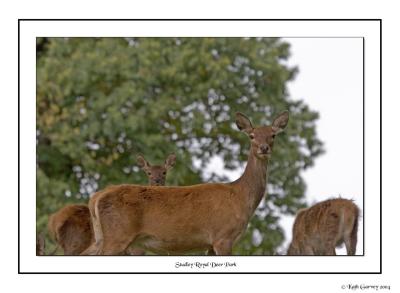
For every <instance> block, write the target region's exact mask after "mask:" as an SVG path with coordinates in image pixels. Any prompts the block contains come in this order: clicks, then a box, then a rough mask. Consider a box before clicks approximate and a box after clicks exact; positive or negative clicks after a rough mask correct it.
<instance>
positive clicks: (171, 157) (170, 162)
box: [165, 154, 176, 170]
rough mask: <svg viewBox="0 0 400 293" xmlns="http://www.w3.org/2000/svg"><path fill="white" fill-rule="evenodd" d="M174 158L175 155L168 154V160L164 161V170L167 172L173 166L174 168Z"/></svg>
mask: <svg viewBox="0 0 400 293" xmlns="http://www.w3.org/2000/svg"><path fill="white" fill-rule="evenodd" d="M175 162H176V156H175V154H170V155H169V156H168V158H167V159H166V160H165V169H167V170H169V169H171V168H172V167H173V166H175Z"/></svg>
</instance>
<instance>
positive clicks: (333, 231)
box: [287, 198, 359, 255]
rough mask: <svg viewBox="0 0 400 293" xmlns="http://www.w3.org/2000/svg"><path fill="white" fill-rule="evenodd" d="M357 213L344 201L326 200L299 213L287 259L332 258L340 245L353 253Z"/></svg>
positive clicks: (356, 208) (352, 203)
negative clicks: (304, 257) (298, 256)
mask: <svg viewBox="0 0 400 293" xmlns="http://www.w3.org/2000/svg"><path fill="white" fill-rule="evenodd" d="M358 216H359V209H358V207H357V205H356V204H355V203H354V202H353V201H351V200H348V199H343V198H337V199H330V200H326V201H323V202H320V203H317V204H316V205H314V206H312V207H310V208H307V209H302V210H300V211H299V212H298V213H297V216H296V219H295V222H294V224H293V236H292V237H293V239H292V242H291V244H290V246H289V249H288V253H287V254H288V255H336V251H335V247H337V246H339V245H341V244H342V243H343V242H344V243H345V245H346V250H347V254H348V255H354V254H355V253H356V246H357V230H358Z"/></svg>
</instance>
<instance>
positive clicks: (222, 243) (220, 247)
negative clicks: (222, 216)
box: [213, 239, 233, 255]
mask: <svg viewBox="0 0 400 293" xmlns="http://www.w3.org/2000/svg"><path fill="white" fill-rule="evenodd" d="M232 244H233V241H232V240H230V239H221V240H218V241H216V242H215V243H214V245H213V250H214V252H215V254H216V255H232Z"/></svg>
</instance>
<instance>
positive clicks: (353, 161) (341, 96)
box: [207, 38, 363, 254]
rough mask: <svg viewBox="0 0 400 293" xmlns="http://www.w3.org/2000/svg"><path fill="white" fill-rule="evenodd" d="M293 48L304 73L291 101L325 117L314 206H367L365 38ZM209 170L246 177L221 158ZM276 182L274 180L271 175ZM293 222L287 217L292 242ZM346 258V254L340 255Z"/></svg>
mask: <svg viewBox="0 0 400 293" xmlns="http://www.w3.org/2000/svg"><path fill="white" fill-rule="evenodd" d="M284 40H285V41H287V42H289V43H290V44H291V56H290V58H289V61H288V64H289V65H291V66H294V65H295V66H298V68H299V73H298V75H297V77H296V78H295V80H294V81H292V82H290V83H289V84H288V88H289V93H290V98H291V99H295V100H297V99H302V100H304V101H305V102H306V103H307V104H308V105H309V106H310V108H311V109H312V110H316V111H318V112H319V114H320V119H319V120H318V122H317V134H318V137H319V138H320V139H321V140H322V141H323V143H324V148H325V150H326V153H325V154H323V155H322V156H320V157H319V158H317V159H316V161H315V165H314V166H313V167H312V168H310V169H308V170H307V171H305V172H303V178H304V179H305V181H306V184H307V190H306V198H307V202H308V203H309V204H313V203H315V202H318V201H322V200H325V199H328V198H332V197H338V196H339V195H340V196H341V197H343V198H350V199H354V200H355V202H356V204H357V205H358V206H359V207H360V209H362V206H363V181H362V180H363V173H362V172H363V133H362V131H363V107H362V102H363V92H362V90H363V84H362V82H363V79H362V76H363V55H362V54H363V48H362V39H361V38H286V39H284ZM207 169H209V170H213V171H214V172H215V171H216V170H220V172H219V173H221V174H226V175H228V177H230V179H231V180H234V179H237V177H238V176H239V175H240V174H241V172H242V170H241V171H240V172H226V171H223V170H222V169H223V168H222V161H221V160H220V159H219V158H216V159H215V160H213V161H212V163H211V164H210V165H209V166H208V168H207ZM270 176H273V175H270ZM293 220H294V218H293V217H284V218H283V219H282V225H283V227H284V230H285V233H286V238H287V241H286V242H285V243H284V245H283V248H286V247H287V245H288V242H289V241H290V239H291V230H292V224H293ZM362 227H363V222H362V218H361V219H360V222H359V233H358V239H359V240H358V245H357V254H362V253H363V235H362V233H363V229H362ZM337 253H338V254H345V253H346V250H345V248H344V247H343V248H341V249H338V250H337Z"/></svg>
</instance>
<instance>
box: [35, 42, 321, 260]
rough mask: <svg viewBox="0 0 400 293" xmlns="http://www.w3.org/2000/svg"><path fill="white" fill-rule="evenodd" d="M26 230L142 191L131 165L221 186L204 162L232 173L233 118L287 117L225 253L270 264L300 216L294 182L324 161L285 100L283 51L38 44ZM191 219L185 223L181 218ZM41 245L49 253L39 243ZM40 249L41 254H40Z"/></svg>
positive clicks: (254, 45) (256, 45)
mask: <svg viewBox="0 0 400 293" xmlns="http://www.w3.org/2000/svg"><path fill="white" fill-rule="evenodd" d="M36 49H37V109H36V111H37V113H36V114H37V120H36V123H37V125H36V128H37V150H36V151H37V230H38V231H45V230H46V225H47V219H48V216H49V215H50V214H51V213H53V212H55V211H56V210H57V209H59V208H61V207H62V206H63V205H65V204H66V203H71V202H74V203H82V202H87V200H88V198H89V196H90V194H92V193H94V192H95V191H97V190H100V189H102V188H104V187H106V186H107V185H110V184H121V183H135V184H147V179H146V175H145V174H144V173H143V172H142V171H141V170H139V168H138V166H137V163H136V155H137V154H143V155H144V156H145V157H146V159H148V160H149V161H150V162H154V163H162V162H163V161H164V160H165V158H166V157H167V156H168V154H170V153H172V152H175V154H176V156H177V162H176V165H175V167H174V168H173V169H172V170H171V171H170V172H169V175H168V177H167V184H168V185H191V184H198V183H201V182H210V181H218V182H224V181H226V180H227V178H226V177H224V176H220V175H218V174H215V173H213V174H211V176H208V175H206V174H205V173H204V167H205V166H206V165H207V163H208V162H209V161H210V159H211V158H213V157H215V156H220V157H222V158H223V162H224V166H225V168H227V169H230V170H235V169H237V168H240V167H243V165H244V164H245V162H246V160H247V154H248V150H249V140H248V138H247V137H246V135H244V134H243V133H241V132H240V131H238V129H237V127H236V126H235V124H234V114H235V112H236V111H240V112H243V113H244V114H246V115H247V116H248V117H250V118H251V120H252V122H253V124H255V125H267V124H269V123H271V121H272V119H273V118H274V116H276V115H277V114H278V113H279V112H281V111H283V110H286V109H287V110H289V112H290V121H289V125H288V127H287V129H286V131H285V133H284V134H282V135H280V137H279V139H277V141H276V142H275V146H274V151H273V155H272V160H271V161H270V163H269V176H268V177H269V178H268V187H267V194H268V195H267V197H266V198H265V200H263V201H262V203H261V205H260V206H259V208H258V210H257V212H256V214H255V216H254V217H253V218H252V220H251V222H250V224H249V227H248V229H247V231H246V234H245V235H244V236H243V238H242V239H241V240H240V242H239V243H238V244H237V245H236V246H235V249H234V253H235V254H241V255H256V254H274V253H275V251H276V249H277V247H278V246H279V245H280V244H281V243H282V242H283V240H284V234H283V231H282V227H281V226H280V224H279V219H280V217H281V216H282V215H284V214H294V213H295V212H296V211H297V210H298V209H299V208H300V207H303V206H304V203H305V198H304V193H305V188H306V185H305V182H304V180H303V178H302V176H301V171H302V170H304V169H306V168H308V167H310V166H312V165H313V162H314V160H315V158H316V157H317V156H318V155H320V154H321V153H323V147H322V143H321V141H320V140H319V139H318V137H317V135H316V126H315V125H316V122H317V119H318V113H316V112H315V111H312V110H311V109H310V108H309V107H308V106H307V105H306V104H305V103H304V102H303V101H301V100H296V99H293V98H291V97H289V94H288V91H287V82H289V81H291V80H293V79H294V77H295V75H296V73H297V68H291V67H289V66H288V65H287V62H286V61H287V59H288V58H289V56H290V51H289V50H290V46H289V44H288V43H286V42H284V41H282V40H281V39H279V38H38V39H37V48H36ZM188 220H190V219H188ZM47 242H51V241H50V240H47ZM47 247H48V249H49V250H50V249H51V248H52V246H51V245H48V246H47Z"/></svg>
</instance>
